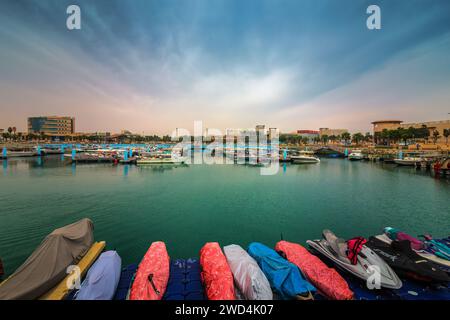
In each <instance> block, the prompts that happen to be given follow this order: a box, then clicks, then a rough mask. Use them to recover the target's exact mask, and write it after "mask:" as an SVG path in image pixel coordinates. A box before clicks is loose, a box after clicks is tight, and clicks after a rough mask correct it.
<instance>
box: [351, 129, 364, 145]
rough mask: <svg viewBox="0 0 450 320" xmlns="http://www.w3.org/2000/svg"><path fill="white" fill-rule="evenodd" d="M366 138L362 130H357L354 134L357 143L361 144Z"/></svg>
mask: <svg viewBox="0 0 450 320" xmlns="http://www.w3.org/2000/svg"><path fill="white" fill-rule="evenodd" d="M363 140H364V136H363V134H362V133H361V132H357V133H355V134H354V135H353V141H354V142H355V143H356V144H359V143H360V142H361V141H363Z"/></svg>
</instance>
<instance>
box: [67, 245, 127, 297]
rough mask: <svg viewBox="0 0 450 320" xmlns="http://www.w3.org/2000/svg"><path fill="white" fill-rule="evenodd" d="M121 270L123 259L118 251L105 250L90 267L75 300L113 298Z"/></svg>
mask: <svg viewBox="0 0 450 320" xmlns="http://www.w3.org/2000/svg"><path fill="white" fill-rule="evenodd" d="M121 270H122V259H120V257H119V255H118V254H117V252H116V251H106V252H103V253H102V254H101V255H100V257H99V258H98V260H97V261H95V263H94V264H93V265H92V267H91V268H90V269H89V271H88V273H87V276H86V279H84V281H83V283H82V284H81V288H80V290H79V291H78V293H77V295H76V298H75V300H112V298H113V297H114V293H115V292H116V289H117V285H118V284H119V279H120V273H121Z"/></svg>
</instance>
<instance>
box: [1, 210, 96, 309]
mask: <svg viewBox="0 0 450 320" xmlns="http://www.w3.org/2000/svg"><path fill="white" fill-rule="evenodd" d="M93 230H94V226H93V223H92V221H91V220H89V219H82V220H80V221H78V222H75V223H72V224H70V225H67V226H65V227H62V228H59V229H55V230H54V231H53V232H52V233H50V234H49V235H48V236H47V237H46V238H45V239H44V240H43V241H42V243H41V244H40V245H39V247H38V248H37V249H36V250H35V251H34V252H33V253H32V254H31V255H30V257H29V258H28V259H27V260H26V261H25V262H24V263H23V264H22V265H21V266H20V267H19V268H18V269H17V270H16V271H15V272H14V273H13V274H12V275H11V276H10V277H9V278H7V279H6V280H5V281H3V282H2V283H1V284H0V300H10V299H25V300H32V299H37V298H39V297H41V296H43V295H45V294H46V293H47V292H49V291H51V290H52V289H53V288H54V287H55V286H58V284H60V283H61V281H64V278H65V277H66V275H67V274H66V269H67V267H68V266H70V265H78V264H79V263H81V262H82V260H83V259H85V257H86V256H88V252H89V251H90V250H91V248H92V247H93V245H94V234H93ZM103 247H104V245H103ZM94 256H95V255H94ZM94 256H93V257H92V259H90V258H89V259H85V261H88V260H89V262H90V261H91V260H93V259H94V258H96V257H94ZM88 257H91V256H90V255H89V256H88ZM94 260H95V259H94ZM87 264H88V263H87ZM87 264H86V265H87ZM64 284H66V283H64ZM66 289H67V286H66Z"/></svg>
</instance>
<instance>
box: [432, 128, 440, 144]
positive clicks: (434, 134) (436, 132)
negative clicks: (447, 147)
mask: <svg viewBox="0 0 450 320" xmlns="http://www.w3.org/2000/svg"><path fill="white" fill-rule="evenodd" d="M438 139H439V131H437V130H434V131H433V142H434V144H436V142H437V140H438Z"/></svg>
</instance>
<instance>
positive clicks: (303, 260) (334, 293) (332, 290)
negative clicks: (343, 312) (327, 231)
mask: <svg viewBox="0 0 450 320" xmlns="http://www.w3.org/2000/svg"><path fill="white" fill-rule="evenodd" d="M275 250H276V251H277V252H278V253H280V255H281V256H283V257H284V258H286V259H287V260H289V261H290V262H292V263H293V264H295V265H296V266H298V267H299V268H300V270H302V271H303V273H304V274H305V276H306V277H307V279H308V280H309V281H310V282H311V283H312V284H313V285H314V286H315V287H316V288H317V290H319V291H320V292H321V293H322V294H323V295H324V296H325V297H327V298H328V299H333V300H351V299H353V292H352V291H351V290H350V288H349V286H348V284H347V282H346V281H345V280H344V278H342V277H341V275H340V274H339V273H337V271H336V270H335V269H333V268H329V267H328V266H327V265H325V263H323V262H322V261H321V260H320V259H319V258H318V257H316V256H315V255H313V254H311V253H310V252H309V251H308V250H306V248H305V247H303V246H301V245H299V244H297V243H292V242H287V241H280V242H278V243H277V244H276V246H275Z"/></svg>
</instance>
